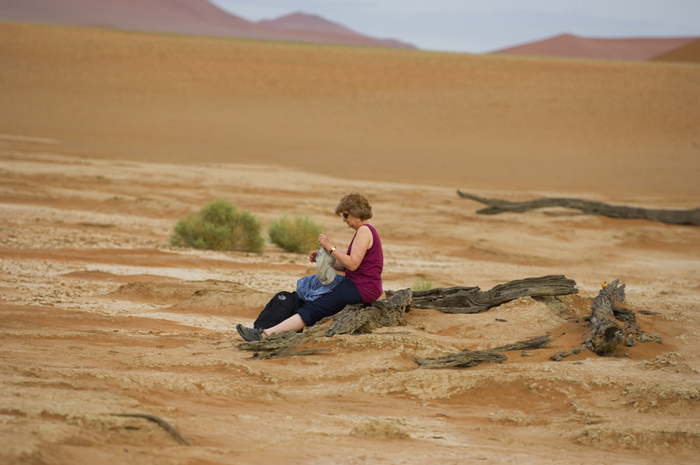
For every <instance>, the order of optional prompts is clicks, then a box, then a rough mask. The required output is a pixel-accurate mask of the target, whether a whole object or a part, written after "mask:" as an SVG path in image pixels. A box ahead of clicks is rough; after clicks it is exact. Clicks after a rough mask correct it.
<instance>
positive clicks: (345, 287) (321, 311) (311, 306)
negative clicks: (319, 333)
mask: <svg viewBox="0 0 700 465" xmlns="http://www.w3.org/2000/svg"><path fill="white" fill-rule="evenodd" d="M362 302H363V300H362V296H361V295H360V293H359V291H358V290H357V288H356V287H355V283H353V282H352V281H351V280H350V279H348V278H345V279H343V280H342V281H341V282H340V284H338V285H337V286H335V287H334V288H333V290H332V291H331V292H329V293H328V294H324V295H322V296H321V297H319V298H318V299H316V300H314V301H312V302H304V305H302V306H301V308H299V310H297V313H298V314H299V316H301V319H302V320H304V323H306V325H307V326H312V325H314V324H316V323H317V322H319V321H321V320H322V319H324V318H326V317H329V316H333V315H335V314H336V313H338V312H339V311H341V310H342V309H343V308H345V306H346V305H353V304H359V303H362Z"/></svg>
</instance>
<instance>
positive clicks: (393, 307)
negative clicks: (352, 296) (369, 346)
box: [326, 289, 413, 336]
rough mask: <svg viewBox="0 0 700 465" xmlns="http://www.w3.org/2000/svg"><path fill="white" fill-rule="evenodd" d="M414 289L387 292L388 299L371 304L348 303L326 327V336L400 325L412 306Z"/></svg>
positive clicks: (363, 332)
mask: <svg viewBox="0 0 700 465" xmlns="http://www.w3.org/2000/svg"><path fill="white" fill-rule="evenodd" d="M412 301H413V291H411V290H410V289H402V290H400V291H396V292H390V293H388V294H387V298H386V299H382V300H377V301H376V302H373V303H372V304H370V305H348V306H347V307H345V308H344V309H343V310H342V311H341V312H340V313H338V314H337V315H336V316H335V317H334V318H333V321H332V322H331V324H330V325H329V326H328V329H326V336H333V335H334V334H367V333H371V332H372V331H374V330H375V329H377V328H383V327H385V326H398V325H399V324H401V322H402V321H403V319H404V317H405V316H406V311H407V310H408V309H409V308H410V307H411V303H412Z"/></svg>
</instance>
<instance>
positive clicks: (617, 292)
mask: <svg viewBox="0 0 700 465" xmlns="http://www.w3.org/2000/svg"><path fill="white" fill-rule="evenodd" d="M624 301H625V285H624V284H622V285H619V280H615V281H613V282H612V283H610V284H607V285H605V286H603V288H602V289H601V290H600V292H599V293H598V296H597V297H596V298H595V299H594V300H593V303H592V304H591V316H590V317H589V318H588V320H589V321H590V323H591V325H592V326H593V329H592V330H591V332H590V333H589V334H588V336H587V337H586V338H585V340H584V341H583V344H582V345H581V346H580V347H575V348H573V349H570V350H566V351H562V352H558V353H556V354H554V355H552V357H550V358H551V359H552V360H554V361H557V362H558V361H561V360H563V359H564V358H566V357H568V356H569V355H575V354H578V353H581V352H582V351H584V350H586V349H588V350H590V351H591V352H593V353H596V354H598V355H602V356H605V355H611V354H613V353H614V352H615V350H616V349H617V347H618V346H619V345H620V344H621V343H623V342H624V343H625V344H626V345H627V346H628V347H633V346H634V345H635V343H636V342H651V341H653V342H656V343H659V344H661V343H662V342H663V338H662V337H661V336H659V335H658V334H656V333H654V334H649V333H645V332H643V331H642V330H641V328H640V327H639V325H637V323H636V322H637V317H636V315H635V313H634V311H632V310H629V309H626V308H623V307H620V306H619V305H617V303H623V302H624ZM639 313H642V314H646V315H649V314H656V313H655V312H649V311H648V310H639ZM615 320H619V321H621V322H624V325H623V326H622V327H620V326H619V325H618V324H617V322H616V321H615ZM635 336H636V341H635Z"/></svg>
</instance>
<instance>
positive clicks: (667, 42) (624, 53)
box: [492, 34, 697, 61]
mask: <svg viewBox="0 0 700 465" xmlns="http://www.w3.org/2000/svg"><path fill="white" fill-rule="evenodd" d="M696 40H697V37H667V38H653V37H640V38H619V39H605V38H594V37H579V36H576V35H573V34H561V35H558V36H555V37H551V38H549V39H544V40H538V41H535V42H530V43H527V44H522V45H516V46H515V47H508V48H504V49H500V50H496V51H494V52H492V53H495V54H503V55H527V56H545V57H568V58H590V59H599V60H600V59H606V60H632V61H638V60H639V61H644V60H650V59H652V58H654V57H656V56H658V55H663V54H666V53H671V52H673V51H675V50H677V49H679V48H682V47H685V46H686V45H688V44H689V43H691V42H694V41H696Z"/></svg>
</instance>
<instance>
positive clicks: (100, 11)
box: [0, 0, 416, 48]
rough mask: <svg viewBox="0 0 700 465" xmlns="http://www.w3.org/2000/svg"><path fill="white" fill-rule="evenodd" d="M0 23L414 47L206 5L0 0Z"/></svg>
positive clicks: (327, 25) (176, 0)
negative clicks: (248, 17)
mask: <svg viewBox="0 0 700 465" xmlns="http://www.w3.org/2000/svg"><path fill="white" fill-rule="evenodd" d="M0 20H8V21H22V22H35V23H48V24H64V25H71V26H95V27H108V28H114V29H125V30H138V31H152V32H167V33H178V34H196V35H209V36H223V37H240V38H249V39H268V40H283V41H286V40H288V41H301V42H317V43H328V44H343V45H365V46H374V47H392V48H416V47H415V46H413V45H411V44H409V43H406V42H401V41H399V40H395V39H377V38H374V37H370V36H366V35H363V34H360V33H357V32H354V31H352V30H350V29H348V28H346V27H344V26H341V25H340V24H336V23H333V22H331V21H328V20H325V19H323V18H321V17H320V16H316V15H309V14H304V13H293V14H290V15H287V16H283V17H281V18H277V19H274V20H266V21H260V22H257V23H256V22H252V21H248V20H246V19H244V18H241V17H239V16H236V15H233V14H231V13H228V12H226V11H224V10H222V9H220V8H219V7H218V6H215V5H213V4H212V3H210V2H209V1H207V0H0Z"/></svg>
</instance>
